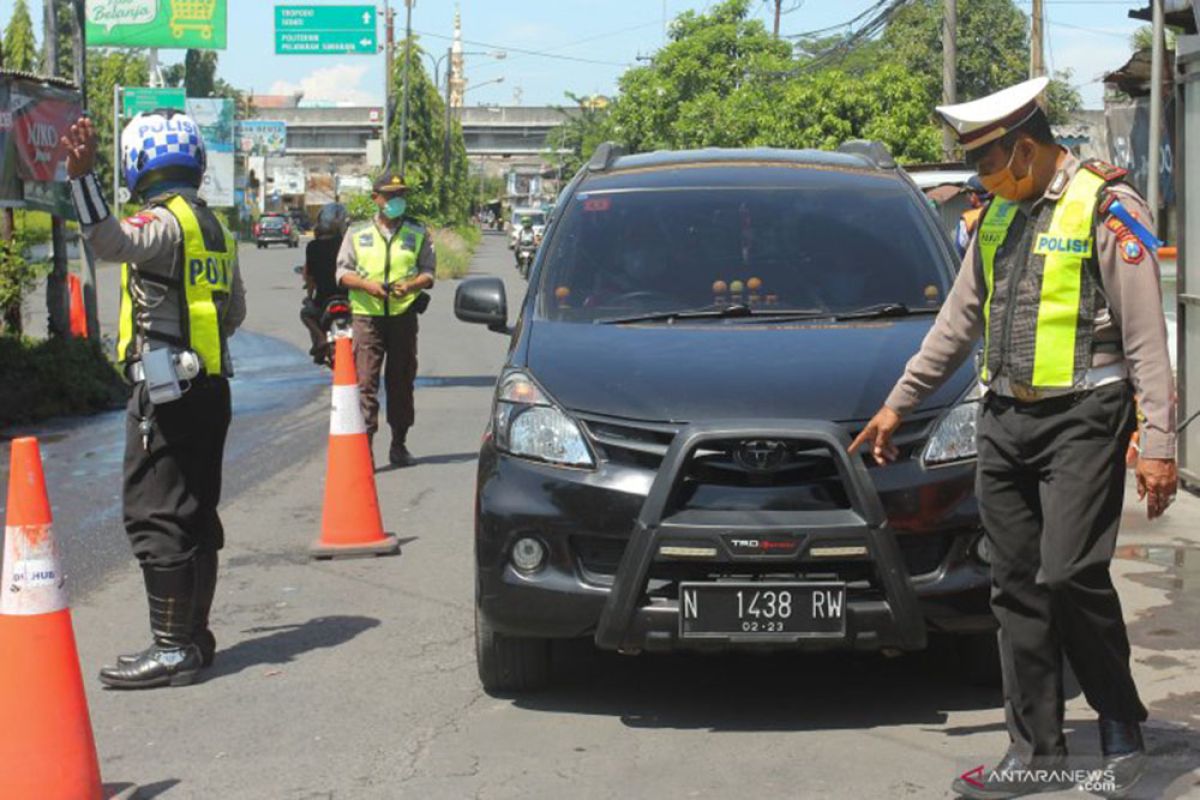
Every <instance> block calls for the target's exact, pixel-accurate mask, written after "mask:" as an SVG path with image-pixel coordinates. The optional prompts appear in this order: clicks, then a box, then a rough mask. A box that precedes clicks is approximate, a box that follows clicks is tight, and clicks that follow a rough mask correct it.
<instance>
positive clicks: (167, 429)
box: [124, 377, 231, 567]
mask: <svg viewBox="0 0 1200 800" xmlns="http://www.w3.org/2000/svg"><path fill="white" fill-rule="evenodd" d="M230 416H231V409H230V398H229V381H228V380H226V379H225V378H209V377H203V378H199V379H197V380H195V381H193V382H192V386H191V388H190V389H188V391H186V392H185V393H184V395H183V397H181V398H179V399H178V400H176V401H174V402H172V403H165V404H163V405H159V406H156V405H153V404H152V403H150V401H149V399H148V398H147V392H146V386H145V384H144V383H139V384H137V385H136V386H134V388H133V394H132V396H131V397H130V398H129V405H128V409H127V413H126V418H125V479H124V509H125V532H126V534H127V535H128V536H129V542H130V544H131V545H132V547H133V554H134V556H136V557H137V559H138V561H139V562H140V563H142V564H149V565H153V566H158V567H172V566H176V565H178V564H182V563H184V562H186V561H187V560H188V559H190V558H191V557H192V556H193V555H194V554H195V553H197V552H201V551H210V552H215V551H217V550H219V549H221V547H222V546H223V545H224V544H225V531H224V528H222V526H221V518H220V516H218V514H217V504H218V503H219V502H220V499H221V461H222V458H223V457H224V454H225V435H226V432H227V431H228V430H229V420H230ZM143 419H146V420H149V423H150V436H149V439H148V440H143V435H142V430H141V422H142V420H143Z"/></svg>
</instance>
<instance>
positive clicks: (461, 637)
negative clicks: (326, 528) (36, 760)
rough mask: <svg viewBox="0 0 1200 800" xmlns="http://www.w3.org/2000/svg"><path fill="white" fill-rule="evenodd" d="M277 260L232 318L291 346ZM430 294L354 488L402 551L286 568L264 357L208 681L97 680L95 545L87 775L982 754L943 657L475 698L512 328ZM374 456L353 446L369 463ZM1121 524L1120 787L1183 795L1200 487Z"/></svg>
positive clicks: (996, 740) (531, 784)
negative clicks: (388, 432) (366, 489)
mask: <svg viewBox="0 0 1200 800" xmlns="http://www.w3.org/2000/svg"><path fill="white" fill-rule="evenodd" d="M295 253H296V251H270V252H268V253H260V252H257V251H255V250H253V249H247V250H243V269H244V271H245V275H246V279H247V284H248V288H249V291H250V295H249V302H250V316H249V319H248V321H247V326H246V327H247V331H248V332H249V333H253V334H258V335H259V336H266V337H271V338H270V341H273V342H275V343H276V345H278V343H280V342H282V343H286V344H290V345H294V346H296V347H301V346H303V347H307V344H306V342H307V338H306V334H305V333H304V331H303V330H302V329H301V327H300V325H299V323H298V322H296V320H295V311H296V308H297V303H298V291H297V288H296V278H295V276H294V275H293V274H292V272H291V266H292V265H293V264H294V263H295V262H296V258H295ZM473 271H474V272H475V273H479V274H495V275H501V276H503V277H504V278H505V279H506V280H507V281H508V287H509V292H510V298H512V302H510V305H515V304H516V302H515V301H516V299H517V298H518V297H519V294H520V293H521V292H523V291H524V284H523V283H522V282H521V281H520V280H519V278H517V276H516V273H515V271H514V270H513V268H512V262H511V256H510V254H509V252H508V251H507V250H506V249H505V248H504V245H503V241H502V239H501V238H500V237H499V236H492V235H489V236H486V237H485V241H484V245H483V246H482V248H481V250H480V252H479V254H478V256H477V258H476V261H475V263H474V265H473ZM103 274H104V272H103V270H102V276H103ZM102 280H103V277H102ZM453 290H454V286H453V284H452V283H450V282H446V283H443V284H441V285H439V286H438V287H437V288H436V289H435V292H434V297H435V299H434V303H433V304H432V306H431V308H430V310H429V312H428V313H427V314H425V315H424V316H423V317H422V318H421V326H422V333H421V340H420V341H421V367H420V375H421V385H420V388H419V389H418V392H417V409H418V412H417V413H418V423H417V427H416V428H415V429H414V430H413V432H412V434H411V436H410V445H411V447H412V449H413V451H414V453H415V454H416V455H417V457H418V458H419V464H418V465H417V466H416V467H414V468H412V469H408V470H392V471H386V470H385V471H382V472H380V473H379V474H378V476H377V485H378V492H379V496H380V501H381V504H382V507H383V511H384V520H385V524H386V525H387V527H388V528H389V529H390V530H393V531H395V532H396V533H397V534H398V535H399V536H400V537H401V540H402V542H403V552H402V554H401V555H400V556H399V557H392V558H379V559H371V560H349V561H334V562H312V561H310V560H309V559H308V558H307V555H306V552H305V551H306V547H307V545H308V544H309V543H310V542H311V541H313V540H314V539H315V537H316V536H317V533H318V528H319V525H320V517H321V505H320V504H321V491H320V489H321V485H322V477H323V474H324V469H325V435H326V423H325V420H326V418H327V417H326V413H327V403H328V395H327V392H326V391H325V390H324V389H323V388H322V387H323V382H324V381H325V380H327V373H323V372H322V371H321V370H319V369H316V368H307V367H303V366H298V365H297V361H296V359H297V356H296V353H295V352H294V351H287V348H284V347H281V349H279V350H278V351H272V352H271V353H266V354H264V355H262V357H261V359H262V361H263V366H264V368H265V369H264V370H263V371H262V372H261V373H254V374H251V375H248V376H247V377H245V379H244V380H245V384H244V387H240V388H238V389H235V394H241V395H242V396H243V398H245V397H247V396H248V397H250V398H252V400H251V401H249V402H247V401H245V400H243V401H242V402H246V406H245V407H243V408H242V409H240V410H239V420H238V422H237V423H236V425H237V426H238V427H237V428H235V431H236V432H235V435H234V437H233V438H232V440H231V444H232V448H231V456H230V467H229V476H230V478H229V481H228V484H229V485H228V492H227V501H226V502H225V504H224V508H223V516H224V519H225V523H226V528H227V531H228V547H227V548H226V550H225V551H224V553H223V562H222V567H221V580H220V584H219V586H218V593H217V598H216V603H215V608H214V620H213V627H214V630H215V631H216V635H217V639H218V641H219V646H220V652H219V654H218V658H217V663H216V665H215V666H214V668H213V669H212V670H210V671H209V673H208V674H207V676H206V678H205V679H204V680H203V681H202V682H200V683H198V684H196V685H194V686H191V687H187V688H181V689H172V690H159V691H152V692H143V693H120V692H113V691H107V690H104V689H102V688H101V687H100V686H99V684H98V682H97V681H96V680H95V678H94V675H95V672H96V670H97V669H98V668H99V667H100V666H101V665H102V664H103V663H106V662H108V661H110V660H111V659H112V658H113V656H114V655H115V654H116V653H117V652H127V651H129V650H132V649H134V648H136V647H141V646H142V645H144V644H145V640H146V620H145V616H146V612H145V602H144V599H143V597H142V592H141V582H140V579H139V576H138V575H137V572H136V569H135V568H134V566H133V564H132V563H131V562H130V561H128V560H125V561H120V560H113V559H109V560H108V561H106V562H105V566H104V567H103V568H97V569H95V570H93V579H92V580H91V581H90V585H89V586H88V589H87V591H83V592H80V591H76V592H75V594H74V618H75V627H76V636H77V639H78V645H79V654H80V662H81V667H82V670H83V672H84V677H85V683H86V684H87V687H88V693H89V701H90V706H91V715H92V723H93V728H94V730H95V733H96V740H97V746H98V749H99V752H100V758H101V764H102V770H103V774H104V778H105V780H106V781H110V782H114V783H115V782H123V781H133V782H137V783H139V784H141V785H142V786H143V787H144V791H143V796H148V797H163V798H169V799H170V800H173V799H174V798H216V797H220V798H254V799H256V800H257V799H258V798H287V799H288V800H313V799H315V798H338V799H339V800H340V799H341V798H398V797H404V798H409V797H411V798H462V797H478V798H543V797H545V798H572V800H574V799H575V798H609V797H620V798H673V797H703V798H710V797H712V798H726V797H736V798H747V797H763V798H767V797H771V798H773V797H797V798H799V797H820V798H865V797H871V798H885V797H887V798H890V797H905V798H908V797H912V798H923V797H947V796H949V792H948V785H949V782H950V780H951V779H952V778H953V777H954V776H956V775H958V774H960V773H962V772H965V771H967V770H970V769H972V768H974V767H976V766H978V765H980V764H983V763H990V762H991V761H993V760H994V759H995V758H996V757H997V756H999V755H1000V754H1001V753H1002V752H1003V750H1004V748H1005V746H1006V744H1007V736H1006V734H1005V731H1004V725H1003V717H1002V714H1001V712H1000V710H999V702H1000V698H999V694H998V692H996V691H992V690H985V689H978V688H972V687H969V686H967V685H965V684H964V683H963V682H962V681H961V680H960V678H959V676H958V674H957V670H956V664H955V661H954V658H953V656H952V655H951V653H950V652H949V651H948V650H947V649H946V648H944V647H936V648H934V649H932V650H931V651H929V652H926V653H923V654H918V655H915V656H905V657H901V658H896V659H884V658H881V657H859V658H850V657H840V656H834V657H823V658H812V657H806V658H800V657H789V656H778V657H775V656H772V657H640V658H626V657H618V656H611V655H605V656H602V657H601V656H597V655H595V654H594V653H592V652H591V649H590V647H589V646H588V645H587V643H583V644H581V645H578V646H569V647H563V648H561V649H560V651H559V652H558V653H557V654H556V670H557V674H558V681H559V683H558V685H557V686H556V687H555V688H553V689H551V690H549V691H546V692H542V693H539V694H533V695H529V696H526V697H520V698H508V699H505V698H493V697H489V696H488V695H486V694H484V693H483V692H482V691H481V689H480V687H479V684H478V682H477V679H476V676H475V664H474V653H473V644H472V572H471V552H472V542H471V537H472V533H471V531H472V524H471V518H472V488H473V481H474V469H475V463H474V462H475V455H476V452H477V448H478V444H479V437H480V434H481V433H482V430H483V427H484V422H485V418H486V414H487V410H488V404H489V400H490V395H491V386H492V382H493V380H494V378H495V376H496V374H497V371H498V368H499V366H500V364H501V363H502V360H503V356H504V352H505V349H506V347H507V340H506V339H505V338H504V337H502V336H498V335H496V334H494V333H490V332H488V331H486V330H485V329H483V328H482V327H478V326H468V325H465V324H462V323H458V322H457V321H455V320H454V319H453V315H452V312H451V302H452V298H453ZM112 307H113V306H112V305H106V306H105V308H108V309H111V308H112ZM248 338H252V337H248ZM273 346H275V345H273ZM272 353H273V354H272ZM275 366H277V367H278V368H279V374H274V373H273V372H272V368H273V367H275ZM247 372H251V371H250V370H247ZM272 381H275V383H272ZM253 398H259V399H258V400H254V399H253ZM260 406H261V407H260ZM104 424H106V423H105V422H104V421H103V419H102V418H92V419H90V420H84V421H72V422H70V423H59V424H58V425H57V426H50V429H52V430H54V431H56V432H59V433H61V432H62V431H63V429H66V435H65V436H64V437H63V438H62V439H61V440H59V441H57V442H55V443H54V444H53V446H55V447H57V446H60V445H62V444H63V443H66V442H69V441H71V440H72V438H73V437H74V440H75V441H82V437H87V436H91V437H93V440H94V439H95V438H96V437H99V436H100V435H101V433H100V430H101V426H103V425H104ZM108 424H111V423H108ZM387 444H388V442H387V437H386V436H381V437H379V440H378V441H377V442H376V448H377V454H376V455H377V458H380V459H381V461H382V456H383V455H384V452H385V448H386V447H387ZM110 446H111V447H112V448H119V442H111V444H110ZM113 452H115V451H113ZM100 473H103V470H100ZM108 474H109V476H110V479H113V480H115V477H114V476H115V473H114V472H113V471H112V470H111V469H110V470H109V473H108ZM115 485H116V484H112V485H111V486H110V487H109V491H110V493H112V492H113V491H115V489H114V487H115ZM50 493H51V499H52V501H53V502H54V504H55V507H56V510H59V513H58V517H57V526H56V527H57V534H58V536H59V540H60V542H61V543H62V546H63V548H64V550H65V551H66V556H67V559H68V562H69V563H70V562H71V559H72V558H76V559H77V560H83V561H86V560H87V558H86V552H87V551H86V547H87V544H86V543H87V542H88V541H89V540H90V538H91V537H93V536H94V534H93V530H94V529H93V528H91V527H89V524H90V522H89V519H88V517H87V514H86V512H85V513H79V512H76V511H71V512H70V513H64V512H63V511H62V510H61V509H64V508H67V507H69V505H70V503H69V501H65V500H64V498H65V497H68V496H70V495H71V494H72V487H71V485H70V481H65V480H64V479H63V477H62V475H58V476H55V477H54V478H52V483H51V486H50ZM1139 520H1140V517H1139V509H1136V508H1130V510H1129V511H1128V512H1127V517H1126V532H1125V534H1124V536H1123V539H1122V544H1123V546H1124V548H1123V550H1122V557H1121V558H1120V559H1119V560H1118V561H1117V562H1115V568H1114V571H1115V573H1116V574H1117V576H1118V582H1119V585H1120V588H1121V591H1122V597H1123V601H1124V604H1125V611H1126V615H1127V617H1128V618H1129V619H1130V627H1131V634H1132V637H1133V641H1134V645H1135V647H1134V662H1135V669H1136V674H1137V676H1138V679H1139V682H1140V685H1141V688H1142V692H1143V696H1144V699H1145V700H1146V703H1147V705H1148V706H1150V708H1151V715H1152V720H1151V723H1150V728H1149V743H1150V747H1151V751H1152V754H1153V770H1154V771H1153V774H1152V775H1151V776H1150V778H1149V779H1148V780H1147V781H1146V782H1145V785H1144V787H1143V789H1142V790H1141V792H1140V793H1139V795H1138V796H1145V797H1160V796H1161V797H1182V796H1189V793H1191V794H1192V795H1195V793H1196V792H1197V787H1198V786H1200V784H1198V781H1200V773H1197V772H1195V770H1196V768H1197V767H1200V733H1198V732H1197V731H1198V730H1200V677H1197V676H1200V652H1198V651H1200V630H1198V626H1197V625H1196V622H1195V620H1196V619H1197V614H1198V613H1200V602H1198V598H1200V568H1198V566H1197V565H1198V563H1200V550H1198V549H1197V546H1198V545H1200V532H1198V531H1197V526H1196V522H1197V520H1200V501H1196V500H1194V499H1192V498H1183V499H1181V501H1180V502H1179V503H1178V504H1177V505H1176V506H1174V507H1173V508H1172V510H1171V512H1170V513H1169V516H1168V519H1167V520H1166V521H1165V522H1163V523H1162V524H1159V525H1157V526H1154V527H1148V526H1146V525H1145V524H1143V523H1141V522H1140V521H1139ZM109 527H110V528H111V525H109ZM106 530H108V529H107V528H106ZM116 533H117V535H119V531H117V532H116ZM111 534H112V531H111V530H110V531H109V534H105V535H111ZM80 553H83V554H84V556H83V557H81V556H79V555H78V554H80ZM1072 694H1073V699H1072V700H1071V702H1070V704H1069V707H1068V712H1067V720H1068V722H1067V727H1068V730H1069V737H1070V741H1071V746H1072V748H1073V750H1074V751H1075V752H1077V753H1095V752H1096V750H1097V742H1096V737H1095V731H1094V725H1093V724H1092V720H1093V719H1094V716H1093V714H1092V713H1091V712H1090V711H1089V710H1088V709H1087V707H1086V703H1085V702H1084V701H1083V699H1082V698H1081V697H1079V696H1078V692H1077V691H1076V692H1073V693H1072ZM0 724H5V722H4V721H0ZM0 794H2V792H0ZM1063 796H1064V797H1077V796H1079V795H1078V794H1077V793H1067V794H1064V795H1063Z"/></svg>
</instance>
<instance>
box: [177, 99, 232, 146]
mask: <svg viewBox="0 0 1200 800" xmlns="http://www.w3.org/2000/svg"><path fill="white" fill-rule="evenodd" d="M233 105H234V103H233V101H232V100H230V99H228V98H224V97H189V98H188V101H187V113H188V116H189V117H191V118H192V119H194V120H195V121H196V124H197V125H199V126H200V135H201V136H203V137H204V146H205V147H206V148H207V149H208V152H209V153H213V152H216V153H232V152H233V133H234V131H233Z"/></svg>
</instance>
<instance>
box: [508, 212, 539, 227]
mask: <svg viewBox="0 0 1200 800" xmlns="http://www.w3.org/2000/svg"><path fill="white" fill-rule="evenodd" d="M526 218H528V219H529V221H530V222H532V223H533V224H534V225H545V224H546V215H545V214H543V213H542V212H541V211H522V212H518V213H516V214H513V225H515V226H516V227H518V228H519V227H521V225H522V224H523V221H524V220H525V219H526Z"/></svg>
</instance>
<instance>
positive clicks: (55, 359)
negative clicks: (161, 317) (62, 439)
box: [0, 336, 126, 428]
mask: <svg viewBox="0 0 1200 800" xmlns="http://www.w3.org/2000/svg"><path fill="white" fill-rule="evenodd" d="M0 370H3V372H4V380H3V381H0V428H3V427H6V426H8V425H16V424H26V423H30V422H34V421H36V420H39V419H45V418H47V417H53V416H59V415H63V414H84V413H92V412H96V411H103V410H105V409H109V408H112V407H114V406H115V405H117V404H119V403H120V402H121V401H122V399H123V398H124V397H125V396H126V390H125V387H124V385H123V383H122V382H121V378H120V376H119V375H118V374H117V371H116V369H115V368H114V367H113V365H112V363H111V362H110V361H109V360H108V358H107V357H106V356H105V354H104V350H103V349H102V347H101V345H100V344H99V343H98V342H96V341H95V340H92V339H73V338H71V337H55V338H52V339H46V340H44V341H34V340H32V339H25V338H21V337H17V336H0Z"/></svg>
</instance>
